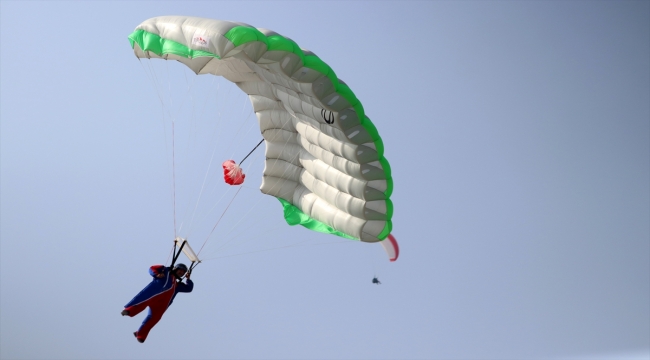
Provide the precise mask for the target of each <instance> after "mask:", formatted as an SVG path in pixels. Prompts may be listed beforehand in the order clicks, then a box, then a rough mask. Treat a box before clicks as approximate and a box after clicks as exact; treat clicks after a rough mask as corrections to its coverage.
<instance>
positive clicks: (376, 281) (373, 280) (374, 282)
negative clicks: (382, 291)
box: [372, 276, 381, 285]
mask: <svg viewBox="0 0 650 360" xmlns="http://www.w3.org/2000/svg"><path fill="white" fill-rule="evenodd" d="M372 283H373V284H377V285H381V282H380V281H379V279H377V277H376V276H375V277H374V278H372Z"/></svg>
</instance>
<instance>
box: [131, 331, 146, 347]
mask: <svg viewBox="0 0 650 360" xmlns="http://www.w3.org/2000/svg"><path fill="white" fill-rule="evenodd" d="M133 336H135V339H136V340H138V342H139V343H140V344H142V343H143V342H144V339H140V338H139V337H138V332H137V331H136V332H134V333H133Z"/></svg>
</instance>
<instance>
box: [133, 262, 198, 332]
mask: <svg viewBox="0 0 650 360" xmlns="http://www.w3.org/2000/svg"><path fill="white" fill-rule="evenodd" d="M149 274H151V276H153V281H151V282H150V283H149V285H147V286H146V287H145V288H144V289H142V291H140V292H139V293H138V295H136V296H135V297H134V298H133V299H132V300H131V301H129V303H128V304H126V305H124V310H122V316H130V317H134V316H136V315H138V314H139V313H140V312H141V311H142V310H144V309H145V308H146V307H147V306H148V307H149V315H147V317H146V318H145V319H144V321H143V322H142V325H140V328H139V329H138V331H136V332H134V333H133V336H135V338H136V339H137V340H138V342H141V343H143V342H144V341H145V340H146V339H147V335H149V331H150V330H151V329H152V328H153V327H154V325H156V323H158V321H159V320H160V318H162V316H163V314H164V313H165V311H166V310H167V308H168V307H169V305H171V304H172V302H173V301H174V297H176V294H177V293H179V292H185V293H189V292H192V289H193V288H194V282H192V280H190V274H189V273H187V266H185V264H177V265H176V266H174V268H173V269H172V268H171V267H166V266H164V265H154V266H152V267H151V268H149ZM183 275H186V276H185V278H186V279H187V281H186V283H183Z"/></svg>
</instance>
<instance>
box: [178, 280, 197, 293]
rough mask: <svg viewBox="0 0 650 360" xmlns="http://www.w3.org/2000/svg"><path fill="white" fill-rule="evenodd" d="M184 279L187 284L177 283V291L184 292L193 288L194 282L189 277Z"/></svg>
mask: <svg viewBox="0 0 650 360" xmlns="http://www.w3.org/2000/svg"><path fill="white" fill-rule="evenodd" d="M186 281H187V284H184V283H178V285H177V289H178V292H184V293H188V292H192V289H194V282H193V281H192V280H190V279H187V280H186Z"/></svg>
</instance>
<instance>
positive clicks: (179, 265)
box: [174, 264, 187, 272]
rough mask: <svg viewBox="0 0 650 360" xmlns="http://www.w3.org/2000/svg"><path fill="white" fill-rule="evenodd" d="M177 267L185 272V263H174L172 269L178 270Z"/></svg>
mask: <svg viewBox="0 0 650 360" xmlns="http://www.w3.org/2000/svg"><path fill="white" fill-rule="evenodd" d="M179 269H180V270H183V271H185V272H187V265H185V264H176V266H174V271H176V270H179Z"/></svg>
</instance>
